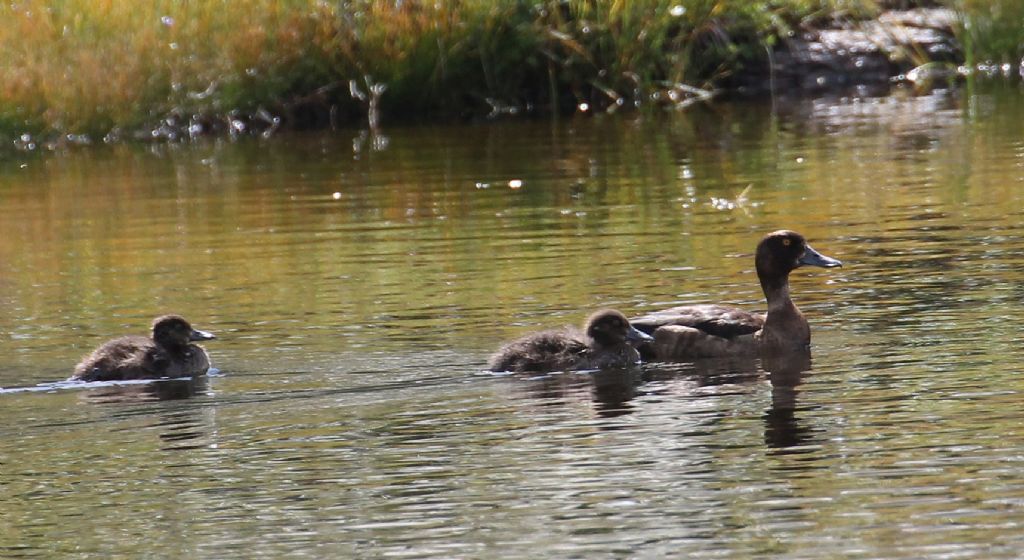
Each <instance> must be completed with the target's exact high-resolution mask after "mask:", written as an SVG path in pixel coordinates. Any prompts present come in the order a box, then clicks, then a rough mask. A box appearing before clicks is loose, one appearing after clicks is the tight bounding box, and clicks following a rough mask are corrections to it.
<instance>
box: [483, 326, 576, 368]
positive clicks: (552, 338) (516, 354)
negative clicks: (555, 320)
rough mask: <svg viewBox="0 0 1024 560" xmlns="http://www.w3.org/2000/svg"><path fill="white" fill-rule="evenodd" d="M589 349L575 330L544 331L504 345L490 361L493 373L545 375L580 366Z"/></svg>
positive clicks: (488, 364)
mask: <svg viewBox="0 0 1024 560" xmlns="http://www.w3.org/2000/svg"><path fill="white" fill-rule="evenodd" d="M588 348H589V347H588V346H587V344H586V342H584V340H583V336H582V333H579V332H576V331H574V330H552V331H542V332H539V333H534V334H531V335H527V336H524V337H523V338H520V339H518V340H514V341H512V342H510V343H508V344H506V345H505V346H502V347H501V348H500V349H499V350H498V351H497V352H496V353H495V354H494V355H493V356H491V359H490V360H489V361H488V362H487V367H488V369H490V370H491V371H517V372H528V371H535V372H543V371H556V370H561V369H571V368H574V367H577V366H578V364H579V363H580V361H581V360H582V359H583V358H584V357H585V356H586V354H587V350H588Z"/></svg>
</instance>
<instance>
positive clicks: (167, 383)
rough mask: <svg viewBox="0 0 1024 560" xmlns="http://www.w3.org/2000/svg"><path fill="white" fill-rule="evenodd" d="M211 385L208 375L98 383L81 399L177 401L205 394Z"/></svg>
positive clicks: (118, 401)
mask: <svg viewBox="0 0 1024 560" xmlns="http://www.w3.org/2000/svg"><path fill="white" fill-rule="evenodd" d="M209 387H210V383H209V380H208V378H207V377H206V376H202V377H176V378H173V379H154V380H152V381H147V382H134V383H131V384H128V385H125V384H117V385H110V384H96V386H95V387H90V388H89V390H87V391H84V392H83V393H82V395H81V399H82V400H83V401H85V402H89V403H94V404H95V403H101V404H102V403H139V402H149V401H175V400H181V399H190V398H192V397H195V396H196V395H201V394H205V393H206V392H207V391H208V390H209Z"/></svg>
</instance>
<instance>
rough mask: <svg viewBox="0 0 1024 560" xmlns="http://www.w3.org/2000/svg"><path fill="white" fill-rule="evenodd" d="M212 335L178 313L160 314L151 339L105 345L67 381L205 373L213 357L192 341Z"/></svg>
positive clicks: (135, 338)
mask: <svg viewBox="0 0 1024 560" xmlns="http://www.w3.org/2000/svg"><path fill="white" fill-rule="evenodd" d="M213 338H216V337H215V336H213V335H212V334H210V333H208V332H206V331H200V330H196V329H193V328H192V325H190V324H189V323H188V321H186V320H185V319H183V318H182V317H179V316H178V315H164V316H163V317H157V318H156V319H155V320H154V321H153V337H152V338H146V337H144V336H122V337H120V338H115V339H113V340H111V341H109V342H107V343H105V344H103V345H102V346H100V347H99V348H97V349H96V350H94V351H93V352H92V353H91V354H89V355H88V356H86V357H85V358H83V359H82V361H81V363H79V364H78V365H77V366H75V373H74V374H73V375H72V376H71V378H70V379H68V381H110V380H122V379H157V378H160V377H185V376H196V375H203V374H205V373H206V371H207V370H208V369H210V356H209V355H208V354H207V353H206V350H204V349H203V347H202V346H197V345H195V344H191V343H192V342H196V341H200V340H211V339H213Z"/></svg>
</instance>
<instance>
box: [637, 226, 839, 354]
mask: <svg viewBox="0 0 1024 560" xmlns="http://www.w3.org/2000/svg"><path fill="white" fill-rule="evenodd" d="M754 263H755V265H756V268H757V278H758V280H760V281H761V289H762V291H764V296H765V299H767V300H768V312H767V313H766V314H763V315H762V314H755V313H749V312H747V311H744V310H742V309H737V308H735V307H729V306H725V305H687V306H682V307H673V308H671V309H666V310H664V311H656V312H654V313H651V314H648V315H644V316H643V317H637V318H635V319H631V320H630V323H631V324H632V325H633V326H635V327H636V328H637V329H639V330H641V331H643V332H645V333H647V334H650V335H652V336H653V337H654V342H653V343H649V344H645V345H643V346H641V348H640V350H641V354H642V355H643V356H644V358H645V359H655V360H660V361H688V360H693V359H697V358H708V357H717V356H742V355H756V354H758V353H764V352H769V353H773V352H788V351H792V350H801V349H806V348H808V347H809V345H810V343H811V330H810V326H809V325H808V324H807V319H805V318H804V316H803V314H802V313H800V310H799V309H797V307H796V304H794V303H793V300H792V298H790V295H789V273H790V272H792V271H793V270H795V269H797V268H799V267H800V266H803V265H809V266H820V267H824V268H832V267H837V266H842V265H843V263H841V262H840V261H838V260H836V259H833V258H831V257H827V256H825V255H822V254H821V253H819V252H817V251H815V250H814V249H812V248H811V246H810V245H808V244H807V241H806V240H805V239H804V237H803V236H802V235H800V234H799V233H796V232H795V231H788V230H780V231H776V232H772V233H769V234H768V235H766V236H764V238H763V239H762V240H761V242H760V243H759V244H758V245H757V253H756V255H755V257H754Z"/></svg>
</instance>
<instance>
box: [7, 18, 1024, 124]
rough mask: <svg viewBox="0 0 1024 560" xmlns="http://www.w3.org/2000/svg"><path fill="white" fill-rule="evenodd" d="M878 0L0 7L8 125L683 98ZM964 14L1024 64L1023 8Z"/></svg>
mask: <svg viewBox="0 0 1024 560" xmlns="http://www.w3.org/2000/svg"><path fill="white" fill-rule="evenodd" d="M906 3H907V2H904V4H906ZM879 4H880V3H879V2H876V1H874V0H760V1H751V0H630V1H625V0H609V1H600V2H595V1H593V0H503V1H499V2H495V1H493V0H441V1H439V2H421V1H412V0H389V1H374V0H349V1H335V2H325V1H323V0H234V1H227V0H220V1H210V2H180V1H177V0H156V1H154V2H150V3H137V2H126V1H124V0H61V1H58V2H38V1H31V0H29V1H24V2H8V3H3V4H0V21H3V22H4V25H2V26H0V60H3V61H4V63H3V65H2V66H0V131H6V132H7V133H8V134H18V135H20V134H22V133H23V132H27V133H30V134H32V135H36V136H40V135H41V136H44V137H57V136H59V137H61V138H68V136H67V135H86V136H78V137H75V136H71V137H70V138H72V139H74V138H80V139H85V138H89V139H91V140H96V139H98V138H100V137H104V136H107V137H116V136H130V135H134V134H136V133H137V132H138V131H145V133H146V134H147V135H150V136H163V137H169V138H177V137H181V136H188V135H193V134H204V133H207V132H210V131H212V130H223V131H227V132H230V133H240V132H248V131H252V130H262V131H272V130H274V129H276V127H278V126H280V125H281V124H282V123H285V124H287V125H289V126H297V127H302V126H307V125H316V126H322V125H324V124H327V123H332V124H334V123H350V122H354V121H355V120H356V119H360V120H362V119H366V117H367V114H368V113H369V114H370V115H371V116H375V115H380V114H383V115H386V116H387V117H388V118H409V117H411V118H416V117H419V116H423V115H427V116H431V117H437V116H442V117H453V116H454V117H459V116H466V115H486V114H490V113H495V114H500V113H515V112H521V111H527V110H537V111H551V110H554V111H558V110H564V109H567V108H578V107H594V108H598V107H600V108H612V107H617V106H635V105H640V104H648V103H651V102H655V103H685V102H687V100H689V99H693V98H695V97H697V98H699V97H700V96H701V95H702V94H703V91H704V90H706V89H708V88H710V87H711V86H712V85H715V84H720V83H723V82H726V81H727V80H729V79H730V77H732V76H735V75H736V74H737V73H740V72H744V71H746V70H745V68H750V67H752V66H754V65H756V64H757V63H758V61H762V60H764V59H765V57H766V53H767V50H768V49H770V48H771V46H772V45H773V44H775V43H776V41H777V40H778V38H779V37H781V36H786V35H787V34H789V33H791V32H793V31H794V30H797V29H799V28H801V27H802V26H807V25H812V24H813V22H814V21H816V20H825V19H830V18H863V17H870V16H872V15H874V14H876V13H878V11H879V10H880V9H881V6H880V5H879ZM958 4H959V6H958V7H959V8H961V9H963V10H964V12H965V13H968V14H970V19H969V21H970V22H971V24H972V25H971V27H970V29H968V30H967V31H966V32H965V38H969V41H970V45H971V47H972V51H971V52H972V53H973V54H974V56H975V57H976V58H978V59H979V60H981V59H984V58H986V57H991V56H994V55H995V54H996V53H998V54H999V56H1003V54H1004V53H1006V54H1009V53H1011V52H1012V53H1015V54H1016V57H1017V58H1016V60H1017V61H1019V60H1020V56H1019V54H1020V53H1019V51H1020V45H1021V44H1024V31H1022V27H1024V26H1021V25H1019V24H1018V25H1016V27H1014V25H1012V24H1011V23H1012V22H1011V21H1010V18H1007V17H1005V16H1006V13H1007V12H1006V11H1003V12H1000V6H1002V7H1003V8H1002V9H1004V10H1010V11H1013V10H1015V11H1016V12H1021V11H1022V8H1019V7H1017V4H1018V2H1016V0H999V1H996V2H987V1H986V2H982V1H980V0H978V1H975V0H960V1H959V2H958ZM1022 15H1024V14H1021V13H1016V15H1015V16H1014V17H1016V22H1021V21H1022V19H1021V17H1022ZM996 34H1001V38H1000V39H998V40H997V39H996V38H994V37H992V35H996ZM986 53H993V54H991V55H987V54H986ZM29 138H30V137H29V136H24V137H22V140H21V141H23V142H28V141H30V140H29Z"/></svg>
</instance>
